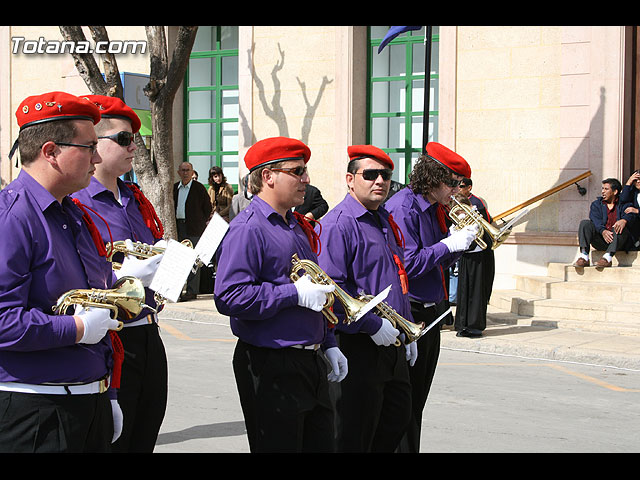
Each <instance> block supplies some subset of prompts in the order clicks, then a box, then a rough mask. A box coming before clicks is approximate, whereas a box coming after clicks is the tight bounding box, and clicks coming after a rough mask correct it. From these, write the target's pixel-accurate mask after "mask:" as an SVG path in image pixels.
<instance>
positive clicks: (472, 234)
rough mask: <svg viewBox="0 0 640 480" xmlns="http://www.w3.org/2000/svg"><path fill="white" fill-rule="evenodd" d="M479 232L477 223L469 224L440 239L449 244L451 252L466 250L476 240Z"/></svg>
mask: <svg viewBox="0 0 640 480" xmlns="http://www.w3.org/2000/svg"><path fill="white" fill-rule="evenodd" d="M477 233H478V226H477V225H475V224H474V225H467V226H466V227H463V228H461V229H460V230H457V231H455V232H453V233H452V234H451V235H449V236H448V237H447V238H443V239H442V240H440V241H441V242H442V243H444V244H445V245H446V246H447V248H448V249H449V252H451V253H454V252H464V251H465V250H466V249H467V248H469V245H471V243H472V242H473V241H474V240H475V238H476V234H477Z"/></svg>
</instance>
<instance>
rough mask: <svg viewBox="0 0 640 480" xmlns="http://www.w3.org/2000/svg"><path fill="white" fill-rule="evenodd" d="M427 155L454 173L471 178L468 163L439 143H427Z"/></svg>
mask: <svg viewBox="0 0 640 480" xmlns="http://www.w3.org/2000/svg"><path fill="white" fill-rule="evenodd" d="M427 155H429V156H430V157H431V158H433V159H434V160H435V161H436V162H438V163H440V164H442V165H444V166H445V167H447V168H448V169H449V170H451V171H452V172H453V173H455V174H457V175H462V176H463V177H467V178H471V167H470V166H469V164H468V163H467V161H466V160H465V159H464V158H462V157H461V156H460V155H458V154H457V153H456V152H454V151H453V150H450V149H448V148H447V147H445V146H444V145H441V144H439V143H437V142H429V143H427Z"/></svg>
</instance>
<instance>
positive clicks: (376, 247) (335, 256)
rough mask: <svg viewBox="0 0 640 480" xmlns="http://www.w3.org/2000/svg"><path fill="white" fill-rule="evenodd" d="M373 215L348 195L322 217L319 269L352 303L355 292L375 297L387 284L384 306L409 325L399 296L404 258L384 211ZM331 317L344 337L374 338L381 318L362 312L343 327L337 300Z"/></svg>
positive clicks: (407, 309)
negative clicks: (388, 307) (365, 336)
mask: <svg viewBox="0 0 640 480" xmlns="http://www.w3.org/2000/svg"><path fill="white" fill-rule="evenodd" d="M377 211H378V215H377V216H378V218H379V220H380V222H381V223H379V222H378V220H377V219H376V217H375V216H374V215H375V214H374V213H373V212H371V211H369V210H367V209H366V208H365V207H364V206H363V205H362V204H361V203H360V202H358V201H357V200H356V199H354V198H353V197H352V196H351V195H350V194H347V195H346V197H345V198H344V199H343V200H342V201H341V202H340V203H339V204H338V205H336V207H335V208H333V209H332V210H330V211H329V213H327V214H326V215H325V216H324V217H322V222H321V224H322V229H321V234H320V240H321V242H322V251H321V252H320V255H319V261H320V264H319V265H320V267H321V268H322V269H323V270H324V271H325V272H326V273H327V275H329V277H331V279H333V281H334V282H336V283H337V284H338V285H339V286H340V287H341V288H342V289H343V290H344V291H345V292H346V293H348V294H349V295H351V296H352V297H354V298H356V297H357V296H358V294H359V293H360V292H363V293H365V294H368V295H377V294H378V293H380V292H381V291H382V290H384V289H385V288H387V287H388V286H389V285H391V291H390V292H389V295H388V296H387V298H386V300H385V302H386V303H388V304H389V305H390V306H391V307H392V308H394V309H395V310H396V312H398V313H399V314H400V315H401V316H402V317H404V318H405V319H407V320H409V321H413V317H412V316H411V307H410V304H409V298H408V295H406V294H403V293H402V285H401V283H400V277H399V275H398V265H397V264H396V262H395V260H394V258H393V254H394V253H395V254H396V255H397V256H398V258H399V259H400V261H402V259H403V257H404V253H403V251H402V248H401V247H400V246H398V244H397V243H396V239H395V236H394V234H393V230H392V229H391V226H390V225H389V220H388V218H389V212H387V211H386V210H385V209H384V208H382V207H380V208H378V210H377ZM334 313H335V314H336V316H337V317H338V318H339V319H340V323H339V324H338V326H337V328H338V330H340V331H343V332H346V333H357V332H364V333H367V334H369V335H372V334H374V333H376V332H377V331H378V330H379V329H380V326H381V325H382V319H381V318H380V317H378V316H377V315H375V314H374V313H373V312H369V313H367V314H366V315H365V316H364V317H362V318H361V319H360V320H358V321H357V322H352V323H351V324H349V325H345V324H344V323H342V322H343V319H344V312H343V308H342V305H341V304H340V302H339V301H338V300H337V299H336V301H335V302H334Z"/></svg>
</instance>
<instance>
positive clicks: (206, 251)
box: [194, 212, 229, 265]
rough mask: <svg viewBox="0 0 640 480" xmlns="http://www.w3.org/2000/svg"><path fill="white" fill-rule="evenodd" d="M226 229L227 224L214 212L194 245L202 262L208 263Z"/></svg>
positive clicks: (227, 228) (227, 227)
mask: <svg viewBox="0 0 640 480" xmlns="http://www.w3.org/2000/svg"><path fill="white" fill-rule="evenodd" d="M227 230H229V224H228V223H227V222H226V220H225V219H224V218H222V217H221V216H220V215H219V214H218V212H215V213H214V214H213V217H211V220H210V221H209V224H208V225H207V228H205V230H204V232H203V233H202V236H201V237H200V240H198V244H197V245H196V246H195V247H194V249H195V251H196V253H197V255H198V258H199V259H200V261H201V262H202V263H203V264H205V265H208V264H209V262H210V261H211V259H212V258H213V255H214V254H215V253H216V250H217V249H218V246H219V245H220V242H222V239H223V238H224V236H225V234H226V233H227Z"/></svg>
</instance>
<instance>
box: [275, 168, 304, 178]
mask: <svg viewBox="0 0 640 480" xmlns="http://www.w3.org/2000/svg"><path fill="white" fill-rule="evenodd" d="M269 170H273V171H274V172H284V173H293V174H294V175H295V176H296V177H301V176H302V175H304V174H305V173H306V171H307V167H290V168H270V169H269Z"/></svg>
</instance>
